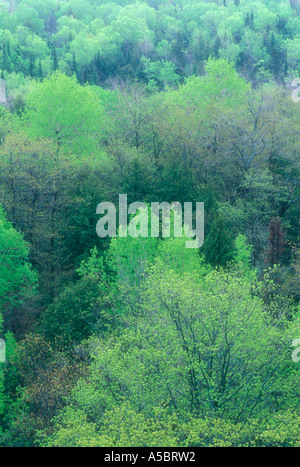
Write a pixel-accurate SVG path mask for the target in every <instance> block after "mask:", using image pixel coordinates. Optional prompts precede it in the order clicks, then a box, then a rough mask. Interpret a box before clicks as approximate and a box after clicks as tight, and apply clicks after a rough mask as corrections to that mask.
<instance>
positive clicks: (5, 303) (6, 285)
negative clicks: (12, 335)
mask: <svg viewBox="0 0 300 467" xmlns="http://www.w3.org/2000/svg"><path fill="white" fill-rule="evenodd" d="M0 251H1V256H0V306H1V310H2V313H3V314H4V318H5V320H6V325H7V324H8V323H9V316H10V312H11V311H12V310H13V309H14V307H16V306H18V305H21V304H23V303H24V300H26V299H27V298H29V297H30V296H31V295H32V294H33V293H34V292H35V286H36V281H37V277H36V273H35V272H34V271H33V270H32V267H31V265H30V263H29V262H28V257H29V248H28V245H27V244H26V243H25V241H24V239H23V237H22V235H21V234H20V233H19V232H17V231H16V230H15V229H14V228H13V226H12V224H11V223H10V222H8V221H7V220H6V217H5V215H4V212H3V208H2V206H1V205H0Z"/></svg>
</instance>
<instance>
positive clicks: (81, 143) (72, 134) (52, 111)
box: [24, 72, 103, 154]
mask: <svg viewBox="0 0 300 467" xmlns="http://www.w3.org/2000/svg"><path fill="white" fill-rule="evenodd" d="M27 106H28V108H27V110H26V112H25V115H24V127H25V128H26V131H27V133H28V135H29V136H30V137H44V138H49V139H52V140H54V141H55V143H56V145H57V149H58V150H59V149H60V148H61V149H62V150H65V151H66V150H67V151H71V152H75V153H76V154H82V153H83V154H84V153H90V152H95V151H96V148H97V146H98V143H99V138H100V135H101V127H102V126H103V111H102V108H101V104H100V102H99V101H98V99H97V96H96V95H95V94H94V92H93V91H92V90H91V88H88V87H81V86H79V84H78V83H77V82H76V80H75V78H68V77H67V76H65V75H63V74H62V73H59V72H58V73H56V74H54V75H52V76H51V78H49V79H48V80H45V81H43V82H42V83H38V84H36V86H35V87H34V89H33V90H32V92H31V93H30V95H29V96H28V99H27Z"/></svg>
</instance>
